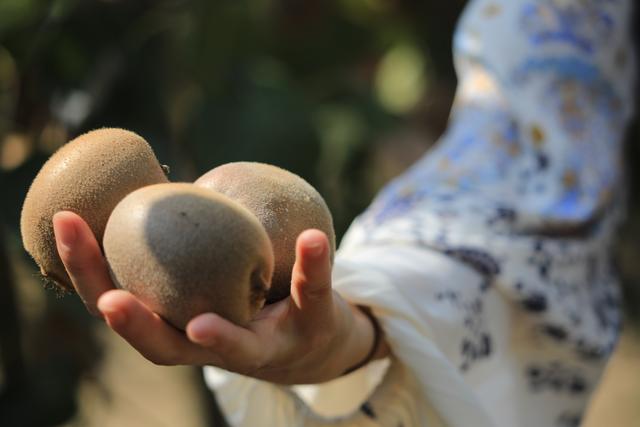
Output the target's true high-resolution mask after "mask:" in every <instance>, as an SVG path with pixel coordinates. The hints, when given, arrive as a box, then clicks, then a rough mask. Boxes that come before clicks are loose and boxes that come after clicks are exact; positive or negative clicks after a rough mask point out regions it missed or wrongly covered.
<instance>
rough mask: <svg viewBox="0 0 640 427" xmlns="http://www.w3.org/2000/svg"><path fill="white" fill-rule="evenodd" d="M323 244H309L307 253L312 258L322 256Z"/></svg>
mask: <svg viewBox="0 0 640 427" xmlns="http://www.w3.org/2000/svg"><path fill="white" fill-rule="evenodd" d="M322 250H323V248H322V242H308V243H307V252H309V255H311V256H320V255H321V254H322Z"/></svg>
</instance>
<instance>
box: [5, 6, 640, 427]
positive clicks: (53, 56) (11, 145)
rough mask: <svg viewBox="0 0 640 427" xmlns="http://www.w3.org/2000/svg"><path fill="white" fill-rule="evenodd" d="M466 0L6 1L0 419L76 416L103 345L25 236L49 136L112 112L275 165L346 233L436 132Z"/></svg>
mask: <svg viewBox="0 0 640 427" xmlns="http://www.w3.org/2000/svg"><path fill="white" fill-rule="evenodd" d="M464 3H465V2H464V1H461V0H456V1H451V2H436V1H418V0H395V1H391V0H389V1H385V0H339V1H333V2H328V1H321V0H306V1H295V0H271V1H266V0H264V1H258V0H251V1H236V0H224V1H205V0H200V1H178V0H158V1H151V0H147V1H117V0H111V1H106V0H105V1H83V0H56V1H43V0H0V206H1V209H0V317H2V319H1V321H0V356H1V359H0V361H1V366H0V372H2V374H1V375H0V425H2V426H5V425H6V426H13V425H16V426H45V425H57V424H60V423H62V422H64V421H65V420H68V419H70V418H71V417H73V416H74V413H75V410H76V404H77V402H76V387H77V386H78V383H79V381H80V380H81V379H82V378H86V377H91V375H92V373H93V372H95V369H96V366H98V365H99V364H100V363H101V360H102V351H101V347H100V344H99V342H98V340H96V338H95V334H94V329H95V326H96V323H98V322H97V321H95V320H93V319H92V318H90V316H89V315H88V314H86V312H85V311H84V308H83V307H82V306H81V304H80V303H79V301H78V299H77V298H75V297H74V296H67V297H64V298H60V297H58V296H57V295H56V294H55V293H54V292H50V291H49V292H47V291H45V290H43V289H42V287H41V286H37V284H38V282H39V279H38V277H37V270H36V268H35V265H34V264H33V263H32V261H30V259H29V258H28V255H27V254H26V253H25V252H24V251H23V250H22V246H21V242H20V234H19V215H20V208H21V206H22V201H23V200H24V196H25V194H26V191H27V189H28V186H29V184H30V183H31V181H32V179H33V178H34V176H35V175H36V173H37V171H38V170H39V169H40V167H41V166H42V164H43V163H44V161H45V160H46V159H47V158H48V157H49V156H50V155H51V154H52V153H53V152H54V151H55V150H56V149H57V148H59V147H60V146H61V145H62V144H64V143H65V142H67V141H68V140H69V139H71V138H73V137H75V136H77V135H78V134H80V133H82V132H85V131H87V130H90V129H94V128H98V127H107V126H113V127H123V128H127V129H130V130H133V131H135V132H137V133H139V134H140V135H142V136H143V137H145V138H146V139H147V140H148V141H149V143H150V144H151V145H152V147H153V148H154V150H155V151H156V154H157V155H158V157H159V159H160V160H161V162H162V163H165V164H168V165H169V166H170V167H171V175H170V178H171V180H173V181H193V180H195V179H196V178H197V177H198V176H200V175H201V174H203V173H204V172H206V171H208V170H209V169H212V168H213V167H215V166H217V165H219V164H222V163H226V162H230V161H237V160H253V161H261V162H267V163H272V164H276V165H279V166H281V167H284V168H286V169H288V170H291V171H293V172H295V173H297V174H299V175H301V176H303V177H304V178H306V179H307V180H308V181H309V182H310V183H312V184H313V185H314V186H315V187H316V188H317V189H318V190H319V191H320V192H321V193H322V194H323V196H324V197H325V199H326V200H327V203H328V204H329V207H330V209H331V211H332V212H333V215H334V220H335V226H336V231H337V234H338V236H341V235H342V233H343V232H344V231H345V230H346V228H347V227H348V225H349V223H350V222H351V221H352V220H353V218H354V217H355V216H356V215H357V214H358V213H360V212H361V211H362V210H363V209H364V208H365V207H366V206H367V205H368V203H369V202H370V200H371V198H372V197H373V195H374V194H375V192H376V191H377V190H378V189H379V188H380V186H381V185H382V184H383V183H384V182H386V181H388V180H389V179H390V178H392V177H393V176H395V175H397V174H398V173H400V172H401V171H402V170H403V169H404V168H406V167H407V166H408V165H409V164H410V163H411V162H412V161H413V160H415V159H416V158H417V157H418V156H419V155H420V154H422V153H423V152H424V151H425V150H427V149H428V148H429V146H430V145H431V144H432V143H433V142H434V141H435V140H436V139H437V137H438V136H439V135H440V134H441V133H442V131H443V130H444V128H445V126H446V120H447V115H448V112H449V108H450V104H451V100H452V96H453V91H454V89H455V77H454V73H453V66H452V58H451V35H452V33H453V28H454V25H455V22H456V19H457V17H458V15H459V12H460V10H461V9H462V7H463V6H464ZM637 142H638V127H637V124H636V126H635V127H634V129H633V130H632V132H631V133H630V136H629V141H628V144H627V156H626V158H627V161H628V170H629V176H630V189H631V192H630V193H631V195H632V197H631V204H630V214H629V220H628V222H627V224H626V225H625V227H624V230H623V232H622V233H621V239H620V244H619V248H618V258H619V260H620V266H621V270H622V273H623V278H624V289H625V295H626V302H627V312H628V318H629V319H631V320H630V322H631V323H632V322H634V321H635V320H633V319H637V318H638V317H640V316H638V313H639V311H638V307H640V286H639V285H638V282H640V263H639V262H638V261H637V260H638V259H640V245H639V244H638V241H639V240H638V239H639V237H640V198H638V197H637V195H638V194H640V193H639V191H640V187H639V185H640V172H639V171H638V168H637V165H638V164H640V163H639V162H640V149H639V148H638V144H637ZM34 283H35V285H34ZM211 418H212V419H213V418H215V414H214V415H211Z"/></svg>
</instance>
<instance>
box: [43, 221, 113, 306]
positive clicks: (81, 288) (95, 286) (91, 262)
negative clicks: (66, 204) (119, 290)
mask: <svg viewBox="0 0 640 427" xmlns="http://www.w3.org/2000/svg"><path fill="white" fill-rule="evenodd" d="M53 230H54V233H55V236H56V245H57V248H58V254H59V255H60V259H61V260H62V263H63V264H64V266H65V268H66V270H67V274H68V275H69V277H70V278H71V283H72V284H73V287H74V288H75V289H76V292H77V293H78V295H80V298H81V299H82V301H83V302H84V304H85V305H86V306H87V310H89V312H91V313H92V314H99V312H98V310H97V308H96V303H97V300H98V298H99V297H100V295H102V294H103V293H104V292H106V291H108V290H109V289H113V288H114V286H113V282H112V281H111V278H110V276H109V270H108V268H107V264H106V262H105V260H104V257H103V256H102V252H101V251H100V246H99V245H98V242H97V241H96V238H95V236H94V235H93V232H92V231H91V228H89V226H88V225H87V223H86V222H85V221H84V220H83V219H82V218H80V217H79V216H78V215H76V214H75V213H73V212H68V211H63V212H58V213H56V214H55V215H54V216H53Z"/></svg>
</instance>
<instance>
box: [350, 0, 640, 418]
mask: <svg viewBox="0 0 640 427" xmlns="http://www.w3.org/2000/svg"><path fill="white" fill-rule="evenodd" d="M629 7H630V2H629V1H623V0H538V1H524V0H518V1H480V0H478V1H475V2H473V3H471V4H470V5H469V6H468V7H467V10H466V11H465V14H464V16H463V18H462V20H461V22H460V24H459V28H458V30H457V32H456V36H455V41H454V47H455V50H454V53H455V59H456V67H457V72H458V77H459V89H458V93H457V97H456V102H455V104H454V109H453V111H452V114H451V118H450V123H449V127H448V130H447V132H446V134H445V135H443V136H442V138H441V140H440V141H439V143H438V144H437V145H436V146H435V147H434V148H433V149H432V150H431V151H430V152H429V153H427V155H425V156H424V157H423V158H422V159H420V160H419V161H418V162H417V163H416V164H415V165H414V166H413V167H412V168H411V169H410V170H409V171H407V172H406V173H405V174H403V175H402V176H401V177H399V178H397V179H396V180H394V181H393V182H391V183H390V184H389V185H387V186H386V188H384V189H383V191H382V192H381V193H380V194H379V196H378V197H377V198H376V200H375V201H374V203H373V204H372V205H371V206H370V208H369V209H368V210H367V211H366V212H365V213H364V214H363V215H362V216H361V217H360V218H359V219H358V220H357V222H356V223H355V225H354V227H353V228H354V229H355V230H354V231H353V232H352V233H351V234H350V236H349V239H350V242H349V244H354V243H355V244H357V243H361V244H371V243H376V244H380V243H387V242H408V243H411V244H418V245H422V246H425V247H428V248H430V249H436V250H438V251H441V252H443V253H445V254H447V255H449V256H451V257H454V258H456V259H458V260H461V261H462V262H464V263H466V264H468V265H470V266H471V267H472V268H474V269H476V270H477V271H479V272H480V273H481V274H483V275H484V276H485V277H486V284H485V286H484V288H483V289H479V290H478V291H477V294H476V297H475V298H474V299H473V300H471V301H461V300H460V298H459V296H457V295H455V294H451V293H447V292H446V291H443V292H442V293H440V294H439V295H438V297H437V298H438V300H439V301H440V302H442V301H447V302H448V303H449V304H450V305H451V306H452V307H454V308H455V309H457V310H459V311H460V312H461V315H460V319H462V320H461V321H463V322H464V323H465V324H464V325H463V326H464V327H466V328H467V329H468V333H467V334H466V337H465V338H463V340H462V342H460V352H461V355H462V360H463V361H464V362H463V363H462V365H461V366H460V370H461V371H463V372H472V371H473V369H474V365H475V364H477V363H480V362H482V360H483V359H486V358H488V357H490V356H491V352H492V350H495V349H493V346H494V344H493V340H492V331H491V330H490V329H489V328H488V326H487V322H486V321H485V318H486V317H487V316H489V314H488V313H487V312H486V310H483V292H484V291H486V289H488V288H490V287H498V288H499V289H500V291H501V292H502V293H503V294H504V295H506V296H507V297H508V298H510V299H511V300H512V301H513V302H514V304H515V306H517V307H519V310H521V311H522V312H523V313H524V314H526V315H527V316H528V317H529V324H530V328H531V330H532V333H533V334H534V336H538V337H540V339H543V340H546V341H545V342H548V343H552V344H553V345H555V346H557V348H558V349H560V350H559V352H560V353H558V354H562V356H561V357H558V360H548V361H545V362H544V363H542V362H540V361H534V360H532V361H531V363H529V364H528V365H527V366H526V367H525V368H524V369H523V371H522V376H523V378H524V382H525V383H527V384H529V391H530V393H532V394H544V393H561V394H566V395H568V396H569V397H576V398H579V399H584V396H585V395H588V394H589V393H590V392H591V391H592V388H593V387H594V385H595V384H597V380H598V378H599V375H600V372H601V369H602V366H603V364H604V362H605V361H606V359H607V357H608V356H609V355H610V353H611V351H612V350H613V348H614V346H615V344H616V342H617V338H618V333H619V330H620V325H621V318H620V295H619V291H618V285H617V279H616V274H615V269H614V268H613V266H612V262H611V256H610V254H611V252H612V251H611V249H612V239H613V235H614V232H615V230H616V227H617V226H618V225H619V223H620V221H621V219H622V218H623V211H624V200H625V188H624V185H623V180H622V176H623V170H622V167H621V161H620V157H621V152H622V141H623V137H624V132H625V127H626V125H627V123H628V121H629V118H630V117H631V115H632V104H633V98H632V95H631V94H632V93H633V90H631V88H632V87H633V83H634V82H633V76H634V65H635V64H634V61H633V56H632V54H631V52H632V50H631V49H630V47H629V44H628V35H627V34H626V33H625V32H626V31H627V30H628V27H627V25H628V15H629ZM493 27H495V28H499V30H495V29H494V28H493ZM505 29H507V30H505ZM508 29H510V30H512V31H513V34H511V35H507V36H506V37H505V31H508ZM567 360H568V361H569V362H567ZM580 418H581V414H580V412H576V411H569V412H566V411H562V410H560V409H559V412H558V413H557V417H556V425H558V426H570V425H579V423H580Z"/></svg>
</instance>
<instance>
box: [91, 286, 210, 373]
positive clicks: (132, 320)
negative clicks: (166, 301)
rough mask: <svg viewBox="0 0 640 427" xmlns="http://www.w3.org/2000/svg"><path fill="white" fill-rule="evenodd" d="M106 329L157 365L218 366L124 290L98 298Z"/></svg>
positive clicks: (207, 354) (203, 349)
mask: <svg viewBox="0 0 640 427" xmlns="http://www.w3.org/2000/svg"><path fill="white" fill-rule="evenodd" d="M98 308H99V309H100V311H101V312H102V314H103V315H104V317H105V320H106V322H107V324H108V325H109V327H111V329H113V330H114V331H116V332H117V333H118V334H119V335H120V336H121V337H122V338H124V339H125V340H126V341H127V342H128V343H129V344H131V346H132V347H134V348H135V349H136V350H138V352H140V354H142V355H143V356H144V357H145V358H146V359H148V360H150V361H151V362H153V363H155V364H158V365H181V364H189V365H204V364H207V363H212V364H217V363H216V362H218V360H216V357H215V356H214V355H212V354H210V352H208V351H207V349H205V348H202V347H201V346H198V345H196V344H194V343H192V342H191V341H189V340H188V339H187V337H186V336H185V335H184V334H183V333H181V332H180V331H178V330H177V329H175V328H174V327H173V326H171V325H169V324H168V323H167V322H165V321H164V320H163V319H162V318H161V317H160V316H158V315H157V314H156V313H154V312H152V311H151V310H150V309H149V308H148V307H147V306H145V305H144V304H143V303H142V302H141V301H140V300H138V299H137V298H136V297H135V296H133V295H132V294H130V293H129V292H127V291H123V290H112V291H109V292H106V293H104V294H103V295H102V296H101V297H100V298H99V299H98Z"/></svg>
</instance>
